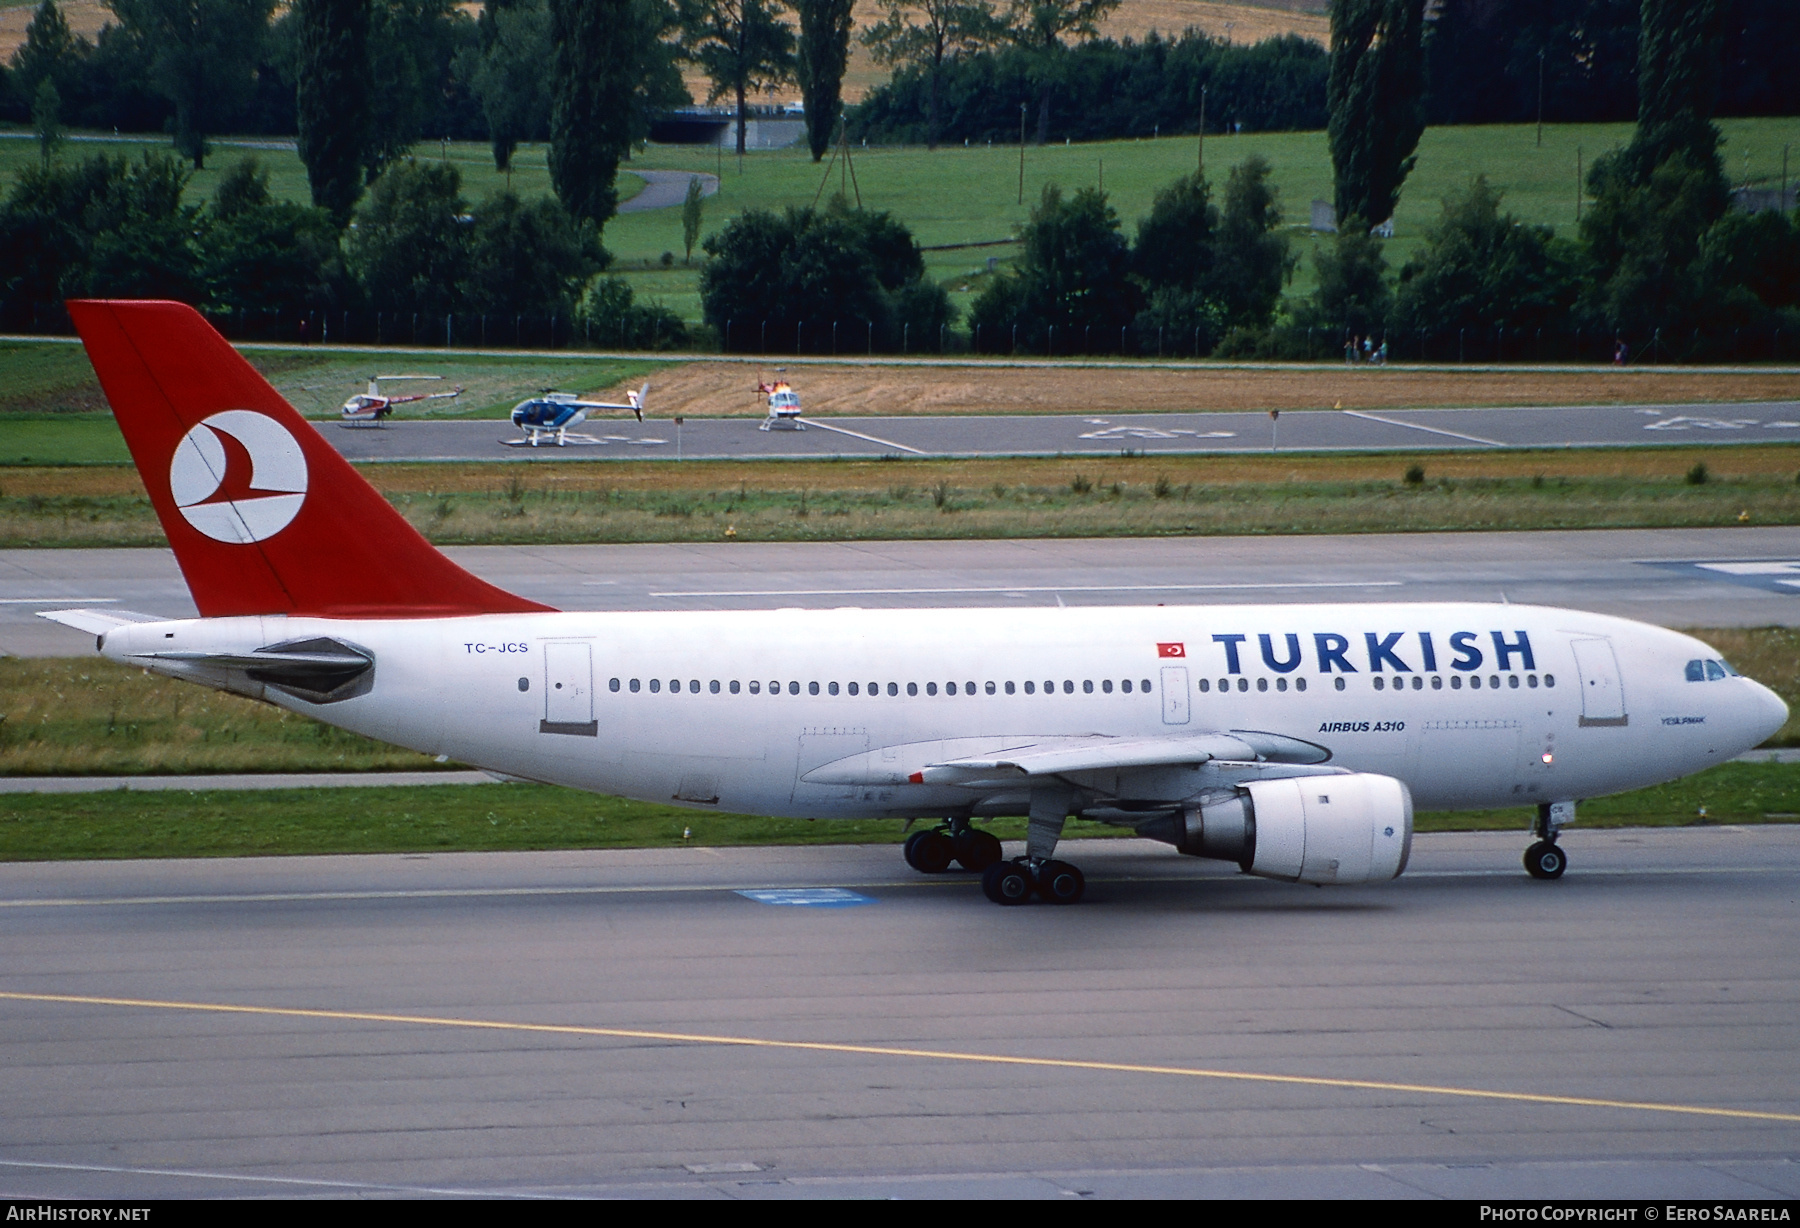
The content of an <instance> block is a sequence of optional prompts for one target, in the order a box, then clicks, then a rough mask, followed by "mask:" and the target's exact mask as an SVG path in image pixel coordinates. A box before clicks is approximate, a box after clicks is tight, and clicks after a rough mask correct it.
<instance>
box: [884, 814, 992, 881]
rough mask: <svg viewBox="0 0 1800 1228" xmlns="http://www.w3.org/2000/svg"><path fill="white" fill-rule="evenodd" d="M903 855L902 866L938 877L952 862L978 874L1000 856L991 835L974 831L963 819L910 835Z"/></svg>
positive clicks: (953, 820) (990, 833) (952, 820)
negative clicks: (904, 855) (904, 860)
mask: <svg viewBox="0 0 1800 1228" xmlns="http://www.w3.org/2000/svg"><path fill="white" fill-rule="evenodd" d="M905 853H906V864H907V865H909V866H911V867H912V868H913V869H915V870H917V871H918V872H919V873H921V874H942V873H943V872H944V871H946V870H948V869H949V868H950V863H951V862H952V861H954V862H956V863H957V864H958V865H960V866H962V868H963V869H965V870H973V871H975V872H976V873H978V874H979V873H981V872H982V871H984V870H986V869H988V868H989V867H990V866H993V865H995V864H996V863H998V862H999V861H1000V859H1001V857H1002V856H1003V855H1004V854H1003V853H1002V852H1001V849H1000V841H999V840H998V839H997V838H995V836H994V834H993V833H992V832H985V831H976V830H975V829H974V828H972V827H970V826H969V820H967V819H951V820H950V821H949V822H948V823H946V824H945V825H944V826H942V827H934V828H931V829H929V830H927V831H916V832H914V833H913V834H912V835H910V836H908V837H907V838H906V845H905Z"/></svg>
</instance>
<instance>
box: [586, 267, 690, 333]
mask: <svg viewBox="0 0 1800 1228" xmlns="http://www.w3.org/2000/svg"><path fill="white" fill-rule="evenodd" d="M633 297H634V296H633V294H632V289H631V283H629V282H627V281H626V280H625V279H624V278H623V277H613V276H608V275H606V274H604V273H597V274H595V275H594V277H593V278H592V279H591V280H590V281H589V282H588V284H587V287H586V288H585V289H584V290H582V292H581V301H580V302H578V303H577V304H576V305H575V324H576V326H577V327H578V328H580V329H581V330H582V335H583V336H584V337H585V338H586V339H587V340H588V341H589V342H590V343H591V344H593V345H598V346H604V347H609V348H617V349H624V350H668V349H675V348H678V347H680V346H682V345H685V344H686V343H687V326H686V325H685V324H683V323H682V322H681V317H680V316H678V315H676V314H675V313H674V312H672V311H670V310H669V309H668V308H667V307H664V306H663V305H662V304H661V303H651V304H650V305H648V306H641V305H639V304H638V303H636V302H634V301H633Z"/></svg>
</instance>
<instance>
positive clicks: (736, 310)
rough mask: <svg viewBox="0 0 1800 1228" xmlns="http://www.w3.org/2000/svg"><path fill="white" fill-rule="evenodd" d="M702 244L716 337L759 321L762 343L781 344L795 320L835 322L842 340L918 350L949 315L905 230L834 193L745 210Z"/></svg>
mask: <svg viewBox="0 0 1800 1228" xmlns="http://www.w3.org/2000/svg"><path fill="white" fill-rule="evenodd" d="M702 246H703V247H704V248H705V250H706V252H707V254H708V255H709V256H710V257H711V259H709V260H708V261H707V262H706V265H705V266H704V267H703V268H702V269H701V271H700V301H701V305H702V307H703V309H704V311H705V313H706V322H707V323H708V324H710V325H712V326H713V327H714V328H715V329H717V330H718V332H719V334H720V336H721V338H723V337H724V335H725V333H726V330H727V328H728V326H730V325H732V324H733V323H735V326H736V328H737V329H738V330H741V331H737V332H736V333H735V334H734V336H735V338H736V339H737V341H738V343H739V344H741V343H742V340H743V338H745V337H749V336H760V335H764V334H763V333H762V330H763V328H764V326H765V324H766V326H767V330H768V331H767V333H766V336H767V337H768V339H769V341H770V343H771V344H773V345H779V346H782V347H785V346H786V345H787V344H788V343H789V342H790V341H799V340H800V337H799V336H798V334H799V333H800V332H801V330H802V328H803V326H810V327H806V331H807V332H808V333H809V334H810V335H811V336H813V337H820V336H825V335H829V333H830V330H831V327H832V325H833V323H836V324H838V325H839V326H840V327H841V328H842V329H844V330H846V331H845V333H844V339H845V341H846V342H850V341H852V339H854V341H855V342H861V341H862V340H863V338H864V337H865V336H870V337H872V340H873V344H874V345H876V346H877V347H879V348H882V349H889V350H893V349H899V348H900V347H901V346H902V345H903V344H907V343H908V342H909V341H910V344H911V345H913V346H917V347H919V348H926V347H928V346H932V345H935V344H936V342H937V338H938V330H939V329H940V328H941V327H942V326H944V325H945V324H947V323H948V322H949V318H950V317H949V311H950V306H949V298H948V296H947V295H945V293H944V291H943V288H942V287H941V286H938V285H936V284H935V283H932V282H930V281H928V280H927V279H926V277H925V258H924V256H923V255H922V254H921V253H920V251H919V246H918V244H917V242H915V241H914V239H913V237H912V233H911V232H910V231H908V230H907V229H906V227H905V226H904V225H902V224H901V223H900V222H898V221H896V220H895V219H894V218H892V217H890V216H889V215H888V214H886V213H879V212H873V211H869V210H863V209H851V208H849V207H848V206H847V205H846V204H845V203H844V200H843V198H842V197H837V198H835V199H833V200H832V202H831V203H830V205H828V206H827V207H826V208H825V209H823V210H815V209H793V208H790V209H788V210H787V212H786V213H784V214H776V213H771V212H769V211H767V210H763V209H751V210H749V211H748V212H745V213H743V214H741V215H739V216H738V217H736V218H734V219H732V221H731V222H730V224H728V225H727V226H726V227H725V228H724V229H723V230H721V231H720V232H719V233H717V234H714V235H711V236H709V237H708V238H707V240H706V242H705V243H704V244H703V245H702Z"/></svg>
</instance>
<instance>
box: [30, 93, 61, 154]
mask: <svg viewBox="0 0 1800 1228" xmlns="http://www.w3.org/2000/svg"><path fill="white" fill-rule="evenodd" d="M31 126H32V127H33V128H35V129H36V130H37V139H38V153H39V154H40V155H42V157H43V161H44V165H45V166H49V165H50V159H51V158H52V157H54V156H55V155H56V151H57V150H58V149H59V148H61V146H62V143H63V130H62V95H61V94H59V93H57V92H56V82H55V81H53V80H51V79H50V78H49V77H48V76H46V77H44V79H43V80H41V81H39V82H38V87H37V93H36V95H35V96H33V98H32V100H31Z"/></svg>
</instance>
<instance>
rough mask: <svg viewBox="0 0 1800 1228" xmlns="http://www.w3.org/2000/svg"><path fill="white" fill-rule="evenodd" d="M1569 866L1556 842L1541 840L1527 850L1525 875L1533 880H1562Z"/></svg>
mask: <svg viewBox="0 0 1800 1228" xmlns="http://www.w3.org/2000/svg"><path fill="white" fill-rule="evenodd" d="M1568 865H1569V859H1568V858H1566V857H1564V856H1563V851H1562V849H1560V848H1558V847H1557V845H1556V842H1555V841H1554V840H1539V841H1538V842H1537V843H1536V844H1533V845H1532V846H1531V847H1530V848H1528V849H1526V850H1525V873H1527V874H1529V875H1531V877H1533V878H1561V877H1562V875H1563V871H1564V870H1565V869H1567V868H1568Z"/></svg>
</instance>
